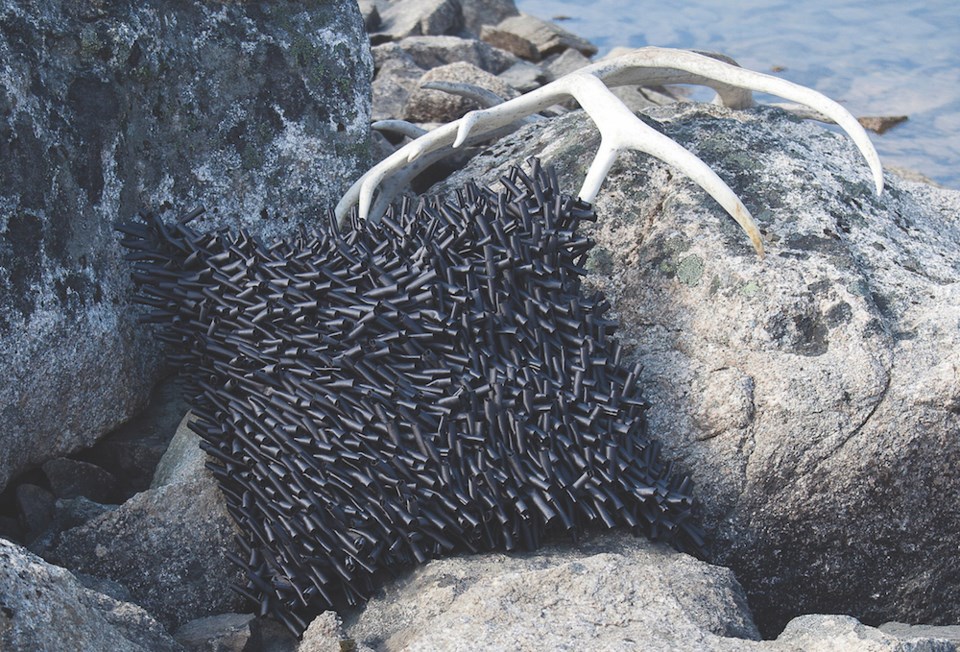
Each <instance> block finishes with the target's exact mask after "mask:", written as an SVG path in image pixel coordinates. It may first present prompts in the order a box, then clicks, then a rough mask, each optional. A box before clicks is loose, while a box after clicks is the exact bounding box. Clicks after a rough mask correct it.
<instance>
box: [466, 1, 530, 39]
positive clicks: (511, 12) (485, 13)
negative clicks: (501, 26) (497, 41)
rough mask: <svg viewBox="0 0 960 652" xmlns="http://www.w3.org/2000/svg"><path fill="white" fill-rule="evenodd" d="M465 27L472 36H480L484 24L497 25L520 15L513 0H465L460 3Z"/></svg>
mask: <svg viewBox="0 0 960 652" xmlns="http://www.w3.org/2000/svg"><path fill="white" fill-rule="evenodd" d="M460 11H461V13H462V15H463V29H464V31H465V32H467V33H469V34H470V35H471V36H474V37H476V36H479V35H480V32H481V30H482V29H483V26H484V25H496V24H497V23H499V22H500V21H502V20H503V19H505V18H509V17H510V16H519V15H520V12H519V11H517V5H516V4H514V2H513V0H463V1H462V2H461V3H460Z"/></svg>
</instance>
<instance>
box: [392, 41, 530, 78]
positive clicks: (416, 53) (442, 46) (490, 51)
mask: <svg viewBox="0 0 960 652" xmlns="http://www.w3.org/2000/svg"><path fill="white" fill-rule="evenodd" d="M398 45H399V46H400V48H401V49H403V51H404V52H406V53H407V54H408V55H410V57H411V58H412V59H413V62H414V63H416V64H417V65H418V66H420V67H421V68H423V69H424V70H429V69H431V68H436V67H437V66H443V65H446V64H448V63H458V62H464V63H470V64H473V65H474V66H476V67H477V68H480V69H481V70H485V71H487V72H489V73H491V74H494V75H498V74H500V73H501V72H503V71H504V70H506V69H507V68H509V67H510V66H512V65H513V64H515V63H516V62H517V58H516V57H515V56H513V55H512V54H510V53H509V52H505V51H504V50H500V49H498V48H494V47H491V46H490V45H487V44H486V43H484V42H483V41H477V40H475V39H467V38H460V37H458V36H411V37H409V38H405V39H403V40H402V41H400V42H399V43H398Z"/></svg>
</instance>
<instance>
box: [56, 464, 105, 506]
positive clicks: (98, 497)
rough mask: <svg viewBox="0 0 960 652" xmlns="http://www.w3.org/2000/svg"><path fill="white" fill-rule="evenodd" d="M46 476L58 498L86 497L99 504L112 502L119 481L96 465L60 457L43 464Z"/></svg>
mask: <svg viewBox="0 0 960 652" xmlns="http://www.w3.org/2000/svg"><path fill="white" fill-rule="evenodd" d="M41 468H43V472H44V474H45V475H46V476H47V480H49V481H50V488H51V489H52V490H53V494H54V495H55V496H56V497H57V498H76V497H78V496H84V497H86V498H89V499H90V500H93V501H95V502H98V503H108V502H111V501H112V500H113V498H114V496H115V495H116V491H117V479H116V478H114V477H113V475H112V474H111V473H110V472H108V471H107V470H105V469H102V468H100V467H99V466H97V465H96V464H90V463H89V462H81V461H80V460H71V459H70V458H67V457H58V458H56V459H52V460H48V461H47V462H44V463H43V466H42V467H41Z"/></svg>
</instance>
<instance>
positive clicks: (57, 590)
mask: <svg viewBox="0 0 960 652" xmlns="http://www.w3.org/2000/svg"><path fill="white" fill-rule="evenodd" d="M0 649H2V650H4V651H5V652H37V651H41V650H42V651H46V650H49V651H51V652H52V651H54V650H57V651H59V650H110V651H111V652H181V651H182V650H183V648H181V647H180V645H178V644H177V642H176V641H174V640H173V639H172V638H170V636H169V635H168V634H167V633H166V631H164V629H163V627H162V626H161V625H160V624H159V623H157V621H155V620H154V619H153V618H151V617H150V615H149V614H148V613H147V612H146V611H144V610H143V609H142V608H140V607H138V606H136V605H133V604H129V603H126V602H120V601H117V600H114V599H113V598H110V597H108V596H106V595H103V594H101V593H97V592H95V591H91V590H89V589H87V588H85V587H83V586H82V585H81V584H80V583H79V582H78V581H77V579H76V578H75V577H74V576H73V575H71V574H70V573H69V572H68V571H66V570H65V569H63V568H59V567H57V566H53V565H51V564H48V563H46V562H44V561H43V560H42V559H40V558H39V557H36V556H34V555H33V554H31V553H29V552H27V551H26V550H24V549H23V548H21V547H19V546H17V545H15V544H13V543H10V542H9V541H4V540H3V539H0Z"/></svg>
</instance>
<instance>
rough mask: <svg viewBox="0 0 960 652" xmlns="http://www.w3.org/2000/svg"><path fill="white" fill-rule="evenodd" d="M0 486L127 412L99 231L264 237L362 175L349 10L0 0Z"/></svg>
mask: <svg viewBox="0 0 960 652" xmlns="http://www.w3.org/2000/svg"><path fill="white" fill-rule="evenodd" d="M0 58H2V60H3V61H4V67H3V70H2V72H0V160H2V161H3V165H2V166H0V288H2V290H0V370H2V372H3V377H4V383H3V384H2V385H0V448H2V449H3V450H4V455H2V456H0V487H2V486H3V485H5V484H6V482H7V481H8V479H9V478H10V477H12V476H13V475H14V474H16V473H17V472H18V471H19V470H21V469H23V468H25V467H27V466H29V465H33V464H37V463H39V462H41V461H43V460H45V459H48V458H50V457H55V456H57V455H62V454H64V453H66V452H70V451H73V450H76V449H79V448H81V447H85V446H89V445H90V444H92V443H93V442H94V441H96V439H97V438H98V437H99V436H101V435H103V434H104V433H105V432H107V431H109V430H110V429H111V428H112V427H114V426H116V425H117V424H118V423H119V422H121V421H122V420H124V419H125V418H127V417H129V416H130V415H131V414H132V413H133V412H134V411H135V410H136V409H137V408H138V407H140V406H141V404H142V403H143V401H144V400H145V398H146V396H147V392H148V391H149V388H150V386H151V384H152V383H153V382H154V380H155V379H156V375H157V369H158V364H159V363H158V360H159V358H158V356H157V350H156V344H155V343H154V342H153V341H152V338H151V335H150V333H149V331H148V330H146V329H142V328H139V327H138V326H137V325H136V315H137V312H136V311H134V310H131V308H130V304H129V303H128V287H129V281H128V280H127V279H128V278H129V274H128V273H127V271H126V270H127V267H126V265H124V264H123V261H122V260H121V254H120V251H119V245H118V244H117V242H116V238H115V234H114V233H113V226H112V225H113V223H114V222H115V221H116V220H118V219H119V218H127V217H129V216H131V215H132V214H134V213H136V212H137V211H138V210H139V209H141V208H143V207H147V208H154V209H162V208H165V207H170V206H174V207H177V208H189V207H191V206H192V205H195V204H198V203H205V204H207V205H208V206H210V207H211V208H212V207H217V209H218V210H215V211H211V212H210V213H209V215H210V216H211V218H210V223H211V224H213V223H217V222H219V223H224V222H227V221H229V222H230V223H232V224H235V225H242V226H244V227H246V228H249V229H251V230H253V231H254V232H262V233H268V234H273V233H276V232H278V231H282V230H286V229H287V228H288V227H289V225H290V224H291V223H292V222H293V221H310V220H311V219H315V218H316V217H318V216H319V215H321V214H322V213H323V211H324V210H326V209H327V208H328V207H329V206H330V205H331V204H332V203H333V202H334V201H336V199H337V198H338V197H339V195H340V194H341V192H342V191H343V190H344V188H345V187H346V186H347V185H349V183H350V182H351V181H352V180H353V178H354V177H355V176H356V174H357V173H358V172H359V171H360V170H361V169H362V168H364V167H365V166H366V164H367V156H368V155H367V142H368V124H369V115H370V107H369V92H370V86H369V76H370V67H371V60H370V55H369V49H368V47H367V40H366V36H365V34H364V31H363V24H362V21H361V18H360V13H359V10H358V8H357V6H356V3H351V2H311V3H303V2H294V1H287V0H283V1H280V2H271V3H266V4H256V3H221V2H196V3H177V2H167V1H166V0H149V1H147V2H133V1H132V0H121V1H118V2H109V3H102V2H93V3H75V2H67V1H65V0H57V1H54V2H44V3H22V2H9V1H5V2H2V3H0Z"/></svg>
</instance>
